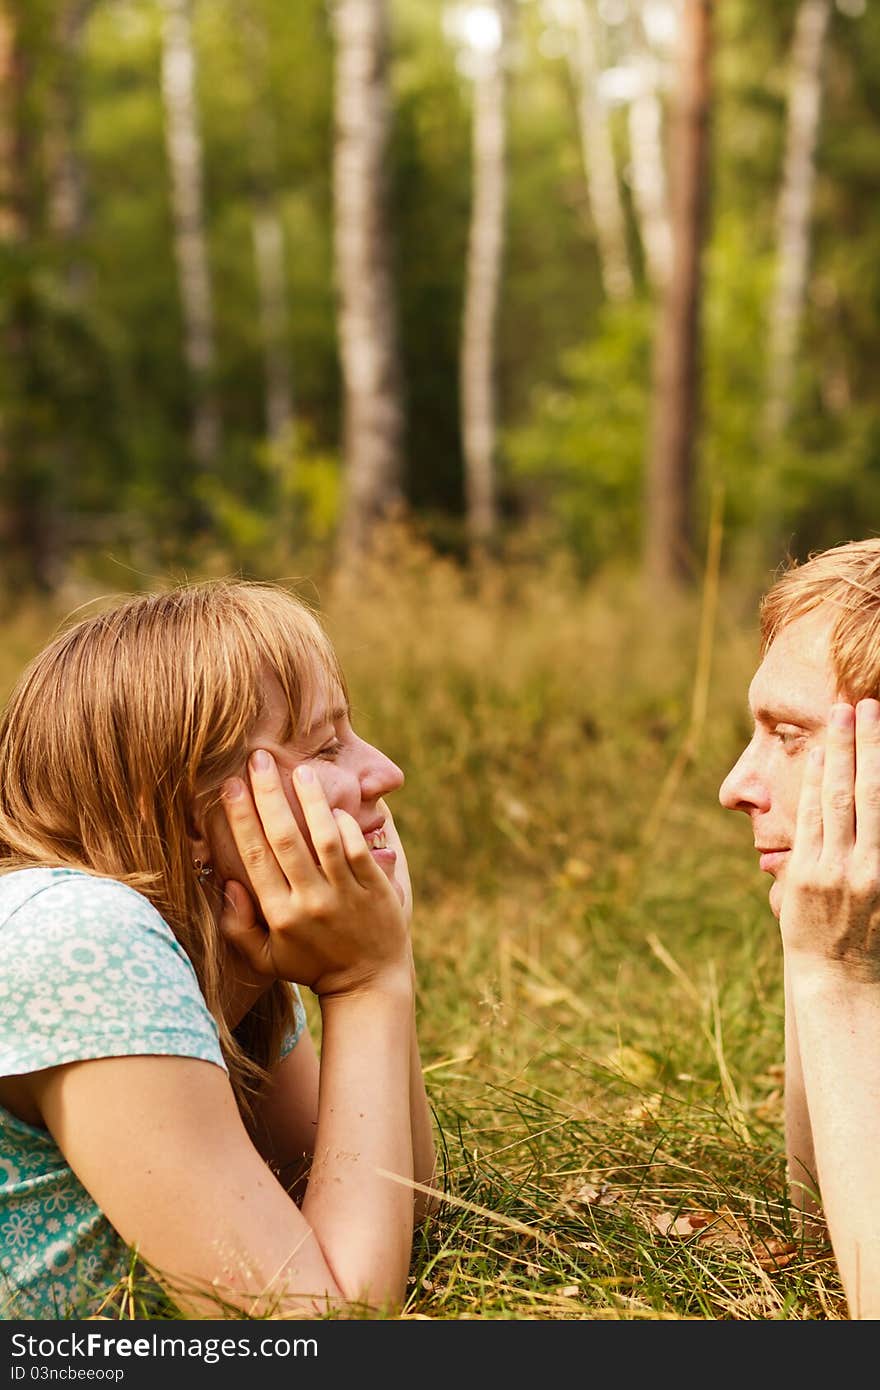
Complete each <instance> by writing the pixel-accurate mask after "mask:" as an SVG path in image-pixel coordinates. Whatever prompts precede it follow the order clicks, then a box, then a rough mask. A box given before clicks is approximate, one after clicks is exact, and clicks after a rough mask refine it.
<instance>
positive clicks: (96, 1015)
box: [0, 869, 305, 1319]
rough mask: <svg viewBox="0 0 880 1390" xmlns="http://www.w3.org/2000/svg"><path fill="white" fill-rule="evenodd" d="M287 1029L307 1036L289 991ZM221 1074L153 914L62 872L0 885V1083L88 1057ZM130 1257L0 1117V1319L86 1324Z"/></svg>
mask: <svg viewBox="0 0 880 1390" xmlns="http://www.w3.org/2000/svg"><path fill="white" fill-rule="evenodd" d="M294 1004H295V1021H294V1027H293V1028H292V1030H291V1032H290V1034H289V1035H288V1037H287V1038H286V1039H285V1043H284V1046H283V1048H282V1056H286V1055H287V1053H288V1052H290V1051H291V1050H292V1048H293V1047H294V1045H295V1044H296V1042H297V1040H298V1038H299V1037H300V1035H301V1033H302V1030H303V1028H304V1027H305V1013H304V1010H303V1007H302V1001H301V999H300V998H299V995H298V992H296V991H294ZM148 1053H152V1054H160V1055H163V1056H180V1057H196V1058H200V1059H202V1060H204V1061H208V1062H213V1063H214V1064H216V1065H217V1066H219V1067H222V1068H223V1069H224V1070H225V1069H226V1067H225V1063H224V1061H223V1056H222V1053H221V1051H220V1044H219V1040H218V1033H217V1025H216V1023H215V1021H214V1019H213V1018H212V1016H211V1014H210V1012H209V1011H208V1008H207V1005H206V1004H205V1001H204V998H203V996H202V994H201V991H200V990H199V986H198V981H197V979H196V975H195V971H194V970H193V967H192V964H191V963H190V960H189V958H188V957H187V955H186V953H185V951H184V950H183V948H182V946H181V945H180V944H179V942H178V941H177V939H176V938H175V936H174V934H173V932H172V931H171V929H170V927H169V926H168V925H167V923H166V922H165V921H164V920H163V918H162V917H161V916H160V915H159V913H158V912H157V911H156V909H155V908H154V907H153V906H152V904H151V903H150V902H149V901H148V900H147V899H146V898H145V897H143V896H142V894H140V893H137V892H135V890H134V889H132V888H129V887H128V886H127V885H125V884H122V883H118V882H116V881H115V880H112V879H104V878H98V877H96V876H94V875H91V874H86V873H80V872H78V871H75V870H70V869H22V870H17V871H15V872H13V873H9V874H2V875H0V1076H21V1075H23V1074H25V1073H27V1072H30V1071H37V1070H40V1069H41V1068H43V1067H51V1066H57V1065H59V1064H61V1063H64V1062H73V1061H81V1060H86V1059H89V1058H97V1057H128V1056H137V1055H142V1054H148ZM129 1268H130V1257H129V1252H128V1250H127V1248H126V1246H125V1245H124V1243H123V1242H122V1240H121V1239H120V1237H119V1236H118V1235H117V1233H116V1231H115V1230H114V1229H113V1227H112V1226H111V1225H110V1223H109V1221H107V1219H106V1217H105V1216H104V1215H103V1213H102V1212H101V1211H100V1209H99V1208H98V1206H97V1205H96V1204H95V1202H94V1201H93V1200H92V1198H91V1197H90V1196H89V1194H88V1193H87V1192H86V1190H85V1188H84V1187H83V1186H82V1185H81V1183H80V1182H79V1180H78V1179H77V1177H76V1176H75V1174H74V1173H73V1172H72V1170H71V1169H70V1167H69V1166H68V1164H67V1162H66V1160H65V1158H64V1155H63V1154H62V1153H61V1151H60V1150H59V1149H58V1147H57V1145H56V1144H55V1142H54V1140H53V1139H52V1136H51V1135H50V1134H49V1133H48V1131H47V1130H45V1129H37V1128H35V1127H33V1126H32V1125H28V1124H25V1123H24V1121H23V1120H20V1119H18V1118H17V1117H16V1116H15V1115H12V1114H11V1113H10V1112H9V1111H7V1110H4V1109H3V1108H2V1107H0V1317H4V1318H42V1319H57V1318H68V1317H80V1316H88V1313H89V1312H90V1311H93V1310H94V1307H95V1306H96V1303H97V1300H98V1299H99V1298H101V1297H103V1296H105V1295H106V1293H107V1291H108V1290H109V1289H110V1288H111V1287H112V1286H113V1285H114V1284H115V1283H117V1282H119V1280H121V1279H122V1278H123V1277H124V1276H125V1275H126V1274H127V1272H128V1270H129Z"/></svg>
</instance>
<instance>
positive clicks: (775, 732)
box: [719, 609, 837, 917]
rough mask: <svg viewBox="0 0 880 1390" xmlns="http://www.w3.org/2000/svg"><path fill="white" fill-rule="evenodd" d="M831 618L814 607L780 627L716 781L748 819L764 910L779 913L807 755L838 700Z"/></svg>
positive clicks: (725, 799)
mask: <svg viewBox="0 0 880 1390" xmlns="http://www.w3.org/2000/svg"><path fill="white" fill-rule="evenodd" d="M830 634H831V620H830V617H829V615H828V613H827V612H824V611H823V610H822V609H817V610H816V611H815V612H813V613H808V614H807V615H806V616H805V617H803V618H797V619H795V621H794V622H792V623H790V624H789V625H788V626H787V627H784V628H783V629H782V630H781V632H780V633H779V634H778V636H777V637H776V638H775V640H774V641H773V642H772V643H771V644H770V646H769V648H768V650H767V653H766V655H765V657H764V660H763V661H762V662H761V665H760V666H759V667H758V669H757V671H756V672H755V675H754V677H753V679H752V683H751V685H750V686H749V708H750V710H751V714H752V718H753V720H754V729H755V731H754V733H753V735H752V738H751V742H750V743H749V744H748V745H747V747H746V748H745V750H744V751H743V753H742V756H741V757H740V759H739V761H738V762H737V763H736V764H735V766H734V767H733V768H731V770H730V772H729V773H728V774H727V776H726V777H725V779H724V781H723V783H722V784H721V790H720V792H719V800H720V801H721V805H722V806H726V807H727V808H728V810H731V811H745V813H746V815H747V816H748V817H749V819H750V820H751V822H752V833H753V835H754V841H755V848H756V849H757V850H758V852H759V853H760V855H761V859H760V864H761V868H762V869H763V870H764V871H765V872H766V873H769V874H772V876H773V884H772V886H771V888H770V907H771V910H772V911H773V913H774V914H775V916H777V917H778V916H779V911H780V907H781V905H782V894H783V890H784V885H785V870H786V867H787V864H788V858H789V855H790V853H791V848H792V845H793V844H794V832H795V824H796V821H797V809H798V799H799V797H800V790H801V778H802V776H803V770H804V764H805V761H806V757H807V753H808V752H809V750H810V749H811V748H813V747H814V746H815V745H816V744H822V743H824V741H825V728H826V725H827V722H828V717H829V714H830V712H831V706H832V704H833V703H834V701H835V698H837V692H836V688H835V681H834V677H833V675H832V673H831V667H830V663H829V655H828V643H829V638H830Z"/></svg>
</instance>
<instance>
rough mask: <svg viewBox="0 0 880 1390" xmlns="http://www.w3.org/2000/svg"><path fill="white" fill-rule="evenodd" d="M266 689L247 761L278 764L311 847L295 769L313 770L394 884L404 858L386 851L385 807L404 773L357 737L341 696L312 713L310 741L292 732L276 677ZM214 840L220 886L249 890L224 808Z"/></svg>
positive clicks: (210, 830) (211, 822) (214, 818)
mask: <svg viewBox="0 0 880 1390" xmlns="http://www.w3.org/2000/svg"><path fill="white" fill-rule="evenodd" d="M265 690H266V698H265V703H264V706H263V710H262V713H261V715H260V717H259V719H258V720H257V723H256V724H255V726H254V728H253V730H252V731H251V735H250V738H249V739H248V755H250V754H251V753H252V752H253V751H254V749H256V748H263V749H265V750H266V752H267V753H270V754H271V755H272V757H273V758H274V759H275V762H276V764H277V767H278V771H279V773H280V776H281V781H282V784H283V786H284V790H285V793H286V795H287V800H288V802H289V803H290V806H291V809H292V811H293V814H294V816H295V818H296V823H297V825H298V826H299V828H300V830H301V832H302V833H303V835H304V836H305V838H306V842H307V843H308V844H309V846H311V840H310V838H309V834H308V830H307V829H306V823H305V819H304V817H303V813H302V809H301V807H300V804H299V799H298V797H297V794H296V792H295V790H294V787H293V782H292V773H293V770H294V768H295V767H298V766H299V765H300V764H301V763H308V764H309V765H310V766H311V767H312V768H314V770H315V773H316V775H317V777H318V778H319V780H320V782H321V785H322V786H323V788H324V794H325V796H326V797H327V800H328V802H329V803H330V808H331V810H335V809H337V808H338V809H340V810H343V811H347V812H348V814H349V815H350V816H352V817H353V818H354V819H355V820H356V821H357V823H358V825H359V826H360V828H361V830H362V831H363V834H364V838H365V839H366V841H367V844H368V845H369V846H370V849H371V852H372V855H373V858H374V860H375V861H376V863H377V864H378V865H379V867H380V868H381V869H382V870H383V872H384V873H385V874H386V875H387V876H388V878H389V879H390V881H391V882H392V883H394V882H395V874H394V868H395V863H396V860H397V856H396V854H395V852H394V850H393V849H392V848H390V847H389V845H388V844H386V838H385V831H384V828H383V827H384V824H385V819H386V811H385V808H384V806H382V805H381V804H380V803H381V798H382V797H384V796H387V795H388V793H389V792H393V791H397V789H398V788H399V787H402V786H403V773H402V772H401V770H400V768H399V767H397V766H396V764H395V763H393V762H392V761H391V759H390V758H386V756H385V754H384V753H380V751H379V749H378V748H374V747H373V745H372V744H370V743H367V742H365V740H364V739H362V738H359V737H358V735H357V734H356V733H355V732H354V729H353V728H352V726H351V722H350V720H349V715H348V709H347V707H346V703H345V700H344V698H343V696H342V692H341V691H340V692H339V694H338V699H336V700H335V701H334V702H332V704H331V705H330V706H329V707H327V706H325V704H324V700H323V699H322V700H321V702H320V707H318V708H315V709H313V710H312V711H311V714H312V719H311V731H310V733H309V734H307V735H305V734H296V733H291V730H290V727H289V717H288V708H287V701H286V700H285V698H284V695H283V693H282V690H281V687H280V685H279V684H278V682H277V680H276V679H275V678H274V676H267V679H266V687H265ZM239 774H240V775H242V776H243V777H244V780H245V783H246V784H248V785H249V778H248V775H247V770H246V769H244V770H242V769H239ZM207 838H208V842H209V845H210V854H211V862H212V864H213V866H214V873H215V876H216V881H218V882H219V883H224V882H225V881H226V880H227V879H230V878H232V879H235V880H237V881H238V882H239V883H243V884H244V886H245V887H246V888H250V883H249V881H248V877H247V873H246V871H245V868H244V865H243V864H242V862H241V857H240V855H239V853H238V849H237V847H236V845H235V841H234V840H233V838H232V832H231V831H230V829H229V824H228V822H227V820H226V816H225V814H224V812H223V808H222V806H216V807H214V808H212V810H211V812H210V813H209V815H208V818H207ZM313 853H314V851H313Z"/></svg>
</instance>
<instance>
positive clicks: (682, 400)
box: [645, 0, 712, 588]
mask: <svg viewBox="0 0 880 1390" xmlns="http://www.w3.org/2000/svg"><path fill="white" fill-rule="evenodd" d="M711 17H712V0H684V3H683V6H682V11H681V19H680V25H681V31H680V40H679V63H678V79H677V104H676V111H675V114H674V120H673V123H672V129H671V173H672V180H671V182H672V188H671V194H672V202H671V211H672V231H673V262H672V273H671V276H670V279H669V283H668V285H667V287H666V292H665V294H664V296H663V301H662V304H661V306H660V314H659V322H658V328H657V333H656V337H655V343H654V362H653V385H652V414H651V434H650V441H649V446H648V458H647V479H646V484H647V486H646V506H645V564H646V570H647V574H648V577H649V578H650V579H651V580H652V581H654V582H655V583H657V584H658V585H659V586H660V587H661V588H662V587H665V586H666V585H667V584H669V583H677V584H682V583H684V582H686V581H688V580H690V579H692V578H693V514H692V505H693V504H692V493H693V483H694V460H695V457H696V437H697V429H698V416H699V346H700V344H699V339H700V333H699V328H700V292H701V273H700V262H701V254H702V249H703V241H704V236H705V224H706V210H707V209H706V202H707V200H706V184H707V173H708V152H709V104H710V62H711Z"/></svg>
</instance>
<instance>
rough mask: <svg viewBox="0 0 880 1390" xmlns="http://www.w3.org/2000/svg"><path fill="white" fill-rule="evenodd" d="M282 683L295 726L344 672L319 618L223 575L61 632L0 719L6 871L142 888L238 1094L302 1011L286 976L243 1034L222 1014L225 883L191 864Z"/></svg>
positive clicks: (332, 699) (141, 598) (330, 697)
mask: <svg viewBox="0 0 880 1390" xmlns="http://www.w3.org/2000/svg"><path fill="white" fill-rule="evenodd" d="M267 673H269V674H271V675H272V676H274V677H275V679H276V680H277V681H278V683H279V685H280V687H281V689H282V691H283V693H284V696H285V699H286V701H287V704H288V707H289V710H290V715H291V725H292V728H293V730H294V731H295V733H300V732H305V731H306V730H307V727H308V725H307V721H308V717H309V715H310V712H311V711H312V710H313V709H314V708H315V705H316V702H317V701H318V700H319V699H323V698H325V697H326V700H327V701H328V702H329V706H328V705H325V707H330V708H332V707H333V706H334V705H335V704H337V703H338V701H339V694H340V691H341V692H342V696H343V699H345V700H347V698H348V696H347V690H346V686H345V682H344V678H343V675H342V672H341V670H340V668H339V664H338V661H337V658H336V656H335V653H334V651H333V648H332V646H331V644H330V641H329V638H328V637H327V635H326V633H325V632H324V630H323V628H322V626H321V624H320V622H319V621H318V619H317V618H316V616H315V615H314V614H313V613H312V612H311V610H310V609H308V608H307V607H306V606H305V605H304V604H303V603H302V602H301V601H300V600H299V599H297V598H295V597H294V596H293V595H292V594H291V593H289V592H288V591H287V590H285V589H282V588H281V587H280V586H277V585H271V584H260V583H253V582H247V581H237V580H211V581H207V582H204V583H196V584H186V585H181V586H179V587H176V588H174V589H172V590H170V591H168V592H162V593H150V594H139V595H136V596H133V597H128V598H125V599H122V600H121V601H119V602H117V603H116V604H114V605H113V606H112V607H110V608H108V609H106V610H104V611H101V612H99V613H98V614H96V615H93V616H90V617H87V618H85V619H82V620H80V621H78V622H76V623H74V624H73V625H72V626H69V627H67V628H66V630H63V631H62V632H60V634H59V635H58V636H56V637H55V638H54V640H53V641H52V642H50V644H49V645H48V646H47V647H46V648H45V649H44V650H43V651H42V652H40V654H39V655H38V656H37V657H36V658H35V659H34V661H32V662H31V664H30V665H29V666H28V668H27V669H26V670H25V672H24V673H23V675H22V676H21V678H20V680H19V682H18V684H17V686H16V688H15V689H14V691H13V693H12V695H11V697H10V699H9V701H8V703H7V705H6V708H5V710H4V712H3V714H2V716H0V768H2V778H0V872H8V871H10V870H12V869H18V868H23V867H29V866H33V865H51V866H63V867H69V868H75V869H82V870H85V871H87V872H90V873H94V874H98V875H101V876H105V877H110V878H114V879H118V880H121V881H122V882H123V883H127V884H129V885H130V886H131V887H132V888H135V889H137V890H138V892H140V893H142V894H144V896H145V897H147V898H148V899H149V900H150V902H152V903H153V905H154V906H155V907H156V908H157V910H158V911H159V912H160V913H161V915H162V916H163V917H164V919H165V921H166V922H167V923H168V925H169V926H170V927H171V929H172V931H173V932H174V934H175V936H176V937H177V939H178V941H179V942H180V944H181V945H182V947H183V948H184V950H185V951H186V953H187V955H188V956H189V958H190V960H191V961H192V964H193V967H194V969H195V972H196V976H197V977H198V981H199V985H200V986H201V989H202V993H203V994H204V997H205V1000H206V1003H207V1005H208V1008H209V1009H210V1010H211V1013H212V1014H213V1016H214V1018H215V1019H216V1021H217V1025H218V1027H219V1030H220V1042H221V1046H222V1049H223V1054H224V1057H225V1059H226V1062H227V1065H228V1067H229V1072H230V1078H231V1081H232V1085H233V1088H234V1090H235V1094H236V1098H237V1100H238V1104H239V1107H240V1109H241V1110H242V1113H243V1114H244V1116H245V1118H246V1119H248V1120H250V1117H251V1113H252V1112H251V1107H250V1099H251V1098H252V1097H253V1096H254V1095H255V1094H256V1093H257V1092H258V1091H259V1089H260V1087H261V1085H262V1084H263V1083H264V1081H265V1080H266V1079H267V1076H268V1068H269V1067H271V1065H272V1064H273V1062H274V1061H275V1060H277V1057H278V1054H279V1048H280V1045H281V1041H282V1038H283V1036H284V1033H285V1031H286V1029H287V1028H288V1027H289V1026H290V1022H291V1017H292V999H291V990H290V987H289V986H288V985H287V984H285V983H283V982H281V981H278V982H276V984H275V985H273V986H272V988H271V989H270V990H268V991H267V993H266V994H265V995H264V996H263V998H262V999H261V1001H260V1002H259V1003H258V1005H256V1006H255V1008H254V1009H252V1010H251V1012H250V1013H249V1014H248V1016H247V1018H246V1019H245V1021H244V1023H243V1024H242V1025H241V1026H240V1027H239V1028H238V1029H237V1030H236V1032H235V1033H233V1032H232V1031H231V1030H230V1029H229V1027H228V1026H227V1024H226V1023H225V1021H224V1018H223V988H224V972H223V958H224V946H223V942H222V939H221V937H220V934H219V931H218V927H217V924H216V921H215V916H214V912H213V911H212V905H211V898H212V895H213V896H214V901H215V902H216V891H217V890H216V889H215V888H213V887H212V886H211V881H210V880H208V881H207V886H206V885H205V883H204V882H203V881H201V880H200V879H199V877H198V876H197V874H196V873H195V871H194V868H193V859H192V849H191V841H190V837H191V835H192V833H193V821H192V817H193V811H194V807H195V803H196V798H197V797H200V796H203V795H204V794H205V793H207V794H208V796H209V797H210V795H211V794H212V793H216V794H217V795H219V788H220V785H221V783H222V781H223V779H224V777H226V776H228V775H229V774H230V773H231V772H233V771H235V770H241V768H242V766H243V764H244V761H245V757H246V746H247V739H248V735H249V733H250V731H251V729H252V728H253V726H254V724H255V723H256V721H257V719H258V717H259V715H260V712H261V708H262V706H263V702H264V698H265V686H266V676H267Z"/></svg>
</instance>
